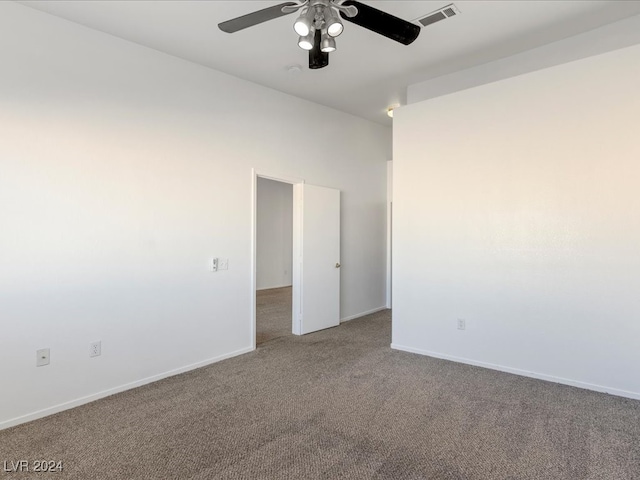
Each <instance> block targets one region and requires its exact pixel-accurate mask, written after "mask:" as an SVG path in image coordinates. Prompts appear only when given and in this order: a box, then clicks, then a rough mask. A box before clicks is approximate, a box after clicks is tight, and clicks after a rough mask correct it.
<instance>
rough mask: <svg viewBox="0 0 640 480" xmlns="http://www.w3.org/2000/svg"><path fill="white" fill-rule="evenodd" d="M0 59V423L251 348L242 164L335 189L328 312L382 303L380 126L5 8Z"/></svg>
mask: <svg viewBox="0 0 640 480" xmlns="http://www.w3.org/2000/svg"><path fill="white" fill-rule="evenodd" d="M0 49H1V50H2V75H0V172H1V173H0V225H1V228H2V234H1V235H0V265H1V268H0V331H1V332H2V341H1V342H2V343H1V348H0V378H1V379H2V383H3V385H4V386H5V387H6V388H3V394H2V395H0V428H1V427H6V426H9V425H12V424H15V423H18V422H20V421H25V420H27V419H30V418H34V417H37V416H39V415H44V414H46V413H51V412H53V411H56V410H57V409H61V408H64V407H65V406H70V405H73V404H75V403H80V402H82V401H86V400H89V399H91V398H95V397H96V396H100V395H104V394H106V393H109V392H113V391H117V390H118V389H122V388H126V387H127V386H133V385H136V384H139V383H143V382H145V381H148V380H149V379H154V378H159V377H161V376H163V375H166V374H168V373H170V372H176V371H180V370H183V369H188V368H191V367H193V366H197V365H201V364H205V363H207V362H210V361H214V360H217V359H220V358H224V357H225V356H229V355H234V354H238V353H242V352H246V351H248V350H250V349H251V348H252V338H251V331H252V330H251V328H252V318H251V312H250V308H251V307H250V306H251V298H252V296H253V295H254V292H253V291H252V286H251V257H252V254H251V232H252V217H251V208H252V188H253V173H252V168H255V169H256V170H257V171H259V172H262V173H265V174H267V173H272V174H273V175H282V176H288V177H293V178H301V179H304V180H305V181H307V182H308V183H313V184H318V185H326V186H331V187H334V188H338V189H340V190H341V191H342V192H343V196H342V200H343V203H342V207H343V212H342V222H343V226H344V228H343V231H342V233H343V237H342V258H343V260H344V262H343V263H344V269H343V270H342V291H341V292H342V304H341V313H342V315H343V316H350V315H358V314H360V313H363V312H366V311H369V310H371V309H374V308H378V307H380V306H382V305H384V302H385V298H384V297H385V295H384V284H385V278H384V272H385V255H384V252H385V171H386V160H387V159H388V158H389V156H390V154H391V138H390V131H389V129H387V128H385V127H382V126H380V125H377V124H374V123H371V122H368V121H364V120H361V119H358V118H355V117H352V116H349V115H346V114H343V113H340V112H337V111H334V110H331V109H329V108H325V107H321V106H318V105H315V104H312V103H309V102H305V101H303V100H299V99H296V98H293V97H289V96H287V95H284V94H281V93H278V92H275V91H273V90H269V89H266V88H262V87H259V86H256V85H254V84H251V83H248V82H244V81H242V80H239V79H237V78H234V77H230V76H227V75H224V74H221V73H218V72H215V71H212V70H210V69H207V68H204V67H201V66H197V65H194V64H190V63H188V62H185V61H182V60H179V59H177V58H174V57H170V56H167V55H164V54H161V53H159V52H156V51H154V50H150V49H146V48H144V47H141V46H138V45H135V44H132V43H128V42H125V41H123V40H119V39H117V38H115V37H112V36H109V35H105V34H102V33H99V32H96V31H92V30H90V29H87V28H84V27H81V26H79V25H76V24H73V23H70V22H67V21H64V20H61V19H58V18H55V17H52V16H49V15H47V14H44V13H42V12H38V11H34V10H31V9H29V8H27V7H24V6H21V5H18V4H14V3H12V2H1V3H0ZM309 74H310V75H312V74H313V72H310V73H309ZM309 118H311V119H313V124H314V125H315V129H314V131H310V130H309V128H308V126H309V122H308V121H307V119H309ZM302 119H305V121H301V120H302ZM318 137H321V138H331V139H332V143H333V145H334V146H335V151H337V152H340V153H339V155H337V156H335V157H328V156H326V155H324V153H323V152H321V151H315V150H313V149H310V150H309V149H308V146H309V145H310V144H311V143H312V139H314V138H318ZM353 138H355V139H357V140H356V141H355V142H354V141H352V140H351V139H353ZM301 150H304V151H306V153H305V155H299V154H298V152H299V151H301ZM211 257H223V258H228V259H229V270H227V271H220V272H217V273H215V274H214V273H211V272H210V271H208V262H209V259H210V258H211ZM96 340H102V356H101V357H97V358H92V359H90V358H89V356H88V346H89V343H90V342H92V341H96ZM43 347H50V348H51V365H49V366H47V367H40V368H36V367H35V352H36V349H38V348H43Z"/></svg>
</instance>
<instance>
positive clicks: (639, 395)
mask: <svg viewBox="0 0 640 480" xmlns="http://www.w3.org/2000/svg"><path fill="white" fill-rule="evenodd" d="M391 348H393V349H394V350H402V351H403V352H409V353H417V354H419V355H426V356H428V357H434V358H440V359H442V360H450V361H452V362H458V363H466V364H467V365H474V366H476V367H483V368H489V369H491V370H498V371H500V372H506V373H513V374H515V375H520V376H523V377H530V378H535V379H538V380H546V381H547V382H553V383H560V384H563V385H569V386H571V387H578V388H583V389H585V390H593V391H596V392H601V393H608V394H609V395H616V396H618V397H625V398H632V399H634V400H640V392H630V391H628V390H621V389H619V388H613V387H606V386H603V385H595V384H593V383H587V382H581V381H579V380H571V379H569V378H562V377H554V376H553V375H546V374H544V373H536V372H530V371H528V370H521V369H519V368H511V367H504V366H502V365H496V364H493V363H487V362H481V361H477V360H471V359H469V358H462V357H456V356H453V355H446V354H444V353H438V352H431V351H429V350H422V349H419V348H413V347H406V346H404V345H398V344H395V343H392V344H391Z"/></svg>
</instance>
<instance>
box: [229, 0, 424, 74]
mask: <svg viewBox="0 0 640 480" xmlns="http://www.w3.org/2000/svg"><path fill="white" fill-rule="evenodd" d="M294 12H299V13H300V15H299V16H298V18H297V19H296V21H295V22H294V24H293V29H294V30H295V32H296V33H297V34H298V46H299V47H300V48H302V49H303V50H307V51H308V52H309V68H322V67H326V66H327V65H329V53H331V52H335V51H336V48H337V46H336V37H338V36H339V35H340V34H341V33H342V31H343V30H344V25H343V24H342V20H348V21H349V22H351V23H355V24H356V25H360V26H361V27H363V28H366V29H367V30H371V31H372V32H375V33H378V34H380V35H383V36H385V37H387V38H390V39H391V40H395V41H396V42H399V43H402V44H403V45H409V44H410V43H412V42H413V41H414V40H415V39H416V38H418V35H419V34H420V27H419V26H418V25H416V24H414V23H411V22H407V21H406V20H403V19H401V18H398V17H394V16H393V15H390V14H388V13H386V12H383V11H382V10H378V9H377V8H373V7H370V6H368V5H365V4H364V3H361V2H356V1H354V0H299V1H298V2H285V3H281V4H279V5H274V6H272V7H267V8H263V9H262V10H258V11H255V12H253V13H249V14H247V15H242V16H241V17H237V18H233V19H231V20H227V21H226V22H222V23H219V24H218V27H219V28H220V30H222V31H223V32H227V33H234V32H237V31H239V30H243V29H245V28H248V27H252V26H254V25H258V24H260V23H263V22H266V21H268V20H273V19H275V18H278V17H282V16H284V15H288V14H290V13H294ZM341 18H342V20H341Z"/></svg>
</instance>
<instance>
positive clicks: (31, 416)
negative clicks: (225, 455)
mask: <svg viewBox="0 0 640 480" xmlns="http://www.w3.org/2000/svg"><path fill="white" fill-rule="evenodd" d="M253 350H254V348H253V347H248V348H243V349H240V350H236V351H235V352H231V353H226V354H224V355H220V356H217V357H214V358H210V359H208V360H203V361H202V362H197V363H193V364H191V365H187V366H185V367H180V368H176V369H174V370H169V371H168V372H164V373H159V374H157V375H153V376H151V377H147V378H143V379H142V380H137V381H135V382H131V383H126V384H124V385H120V386H118V387H114V388H110V389H108V390H103V391H102V392H98V393H94V394H91V395H87V396H86V397H81V398H77V399H75V400H70V401H68V402H64V403H60V404H58V405H54V406H53V407H48V408H44V409H42V410H38V411H36V412H33V413H28V414H27V415H22V416H20V417H16V418H11V419H9V420H5V421H4V422H0V430H4V429H6V428H10V427H15V426H16V425H20V424H22V423H27V422H30V421H32V420H37V419H39V418H43V417H48V416H49V415H53V414H54V413H59V412H62V411H64V410H69V409H71V408H74V407H79V406H80V405H84V404H85V403H90V402H94V401H96V400H99V399H101V398H104V397H108V396H110V395H114V394H116V393H120V392H124V391H125V390H131V389H132V388H137V387H141V386H143V385H147V384H148V383H153V382H157V381H158V380H162V379H164V378H167V377H173V376H174V375H179V374H181V373H185V372H188V371H190V370H195V369H196V368H201V367H206V366H207V365H211V364H212V363H217V362H220V361H222V360H226V359H227V358H231V357H236V356H238V355H242V354H244V353H249V352H252V351H253Z"/></svg>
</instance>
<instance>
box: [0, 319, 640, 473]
mask: <svg viewBox="0 0 640 480" xmlns="http://www.w3.org/2000/svg"><path fill="white" fill-rule="evenodd" d="M390 332H391V322H390V313H389V312H388V311H384V312H379V313H376V314H373V315H370V316H368V317H364V318H361V319H357V320H352V321H351V322H347V323H345V324H343V325H341V326H340V327H336V328H332V329H328V330H324V331H321V332H317V333H313V334H310V335H306V336H304V337H296V336H293V335H287V336H283V337H280V338H276V339H273V340H271V341H269V342H267V343H265V344H264V345H263V346H261V347H260V348H258V349H257V350H256V351H255V352H252V353H249V354H246V355H242V356H239V357H235V358H232V359H229V360H225V361H223V362H220V363H217V364H214V365H210V366H208V367H205V368H201V369H199V370H195V371H192V372H189V373H186V374H183V375H179V376H176V377H172V378H168V379H165V380H163V381H160V382H157V383H155V384H152V385H148V386H145V387H141V388H138V389H135V390H130V391H127V392H124V393H121V394H118V395H114V396H112V397H109V398H106V399H103V400H100V401H97V402H94V403H91V404H88V405H85V406H82V407H79V408H76V409H74V410H69V411H66V412H62V413H60V414H57V415H54V416H51V417H48V418H46V419H42V420H38V421H35V422H32V423H29V424H26V425H22V426H19V427H15V428H12V429H9V430H5V431H2V432H0V452H1V453H0V462H2V461H4V460H5V459H6V460H18V459H27V460H35V459H47V460H62V461H64V471H63V472H62V473H56V474H50V475H48V476H44V477H42V478H50V479H83V480H85V479H87V480H88V479H127V480H135V479H307V478H311V479H313V478H323V479H336V478H353V479H430V480H437V479H469V480H470V479H478V480H490V479H541V480H547V479H567V480H582V479H593V480H595V479H602V480H617V479H637V478H640V402H638V401H634V400H629V399H624V398H619V397H612V396H608V395H604V394H599V393H594V392H589V391H586V390H580V389H577V388H572V387H567V386H563V385H556V384H553V383H547V382H543V381H539V380H533V379H528V378H524V377H518V376H515V375H509V374H506V373H500V372H495V371H491V370H485V369H481V368H477V367H471V366H467V365H461V364H456V363H451V362H447V361H443V360H436V359H432V358H428V357H423V356H419V355H413V354H409V353H405V352H398V351H393V350H391V349H390V348H389V344H390V341H391V338H390ZM5 387H6V386H5ZM0 466H1V463H0ZM0 477H1V478H10V479H19V478H29V479H30V478H39V477H38V476H37V475H34V474H28V475H20V474H9V473H2V472H1V471H0Z"/></svg>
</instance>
